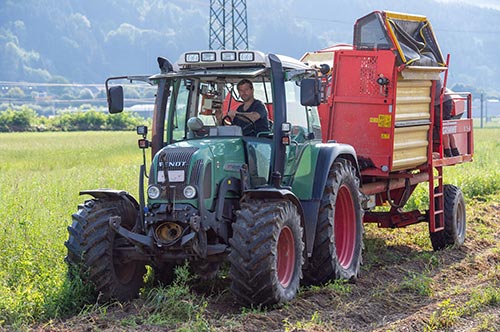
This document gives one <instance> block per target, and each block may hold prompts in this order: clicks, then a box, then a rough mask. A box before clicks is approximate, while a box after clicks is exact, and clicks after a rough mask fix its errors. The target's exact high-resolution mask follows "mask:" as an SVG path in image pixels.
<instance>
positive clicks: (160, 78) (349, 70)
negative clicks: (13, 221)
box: [66, 11, 473, 306]
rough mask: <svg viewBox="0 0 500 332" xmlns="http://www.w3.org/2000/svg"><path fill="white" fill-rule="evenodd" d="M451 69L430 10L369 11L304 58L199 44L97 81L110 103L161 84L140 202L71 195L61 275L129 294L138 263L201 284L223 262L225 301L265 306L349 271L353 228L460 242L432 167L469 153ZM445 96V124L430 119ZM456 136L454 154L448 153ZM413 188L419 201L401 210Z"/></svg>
mask: <svg viewBox="0 0 500 332" xmlns="http://www.w3.org/2000/svg"><path fill="white" fill-rule="evenodd" d="M448 63H449V56H448V57H447V59H446V60H445V59H443V56H442V54H441V51H440V49H439V46H438V43H437V40H436V38H435V36H434V34H433V31H432V28H431V25H430V23H429V22H428V20H427V19H426V18H425V17H423V16H415V15H404V14H398V13H391V12H378V11H377V12H373V13H370V14H368V15H367V16H364V17H362V18H360V19H358V20H357V21H356V24H355V26H354V39H353V44H352V45H337V46H334V47H330V48H327V49H324V50H320V51H316V52H310V53H306V55H305V56H304V57H303V58H302V60H301V61H299V60H296V59H292V58H290V57H285V56H280V55H275V54H268V55H265V54H264V53H261V52H258V51H249V50H216V51H214V50H210V51H195V52H186V53H184V54H182V56H181V57H180V59H179V60H178V61H177V62H176V63H174V64H173V63H171V62H169V61H168V60H167V59H165V58H161V57H160V58H158V64H159V69H160V73H158V74H156V75H153V76H121V77H111V78H108V79H107V80H106V91H107V96H108V106H109V111H110V112H111V113H118V112H121V111H122V110H123V108H124V93H123V85H119V82H116V81H120V80H123V81H130V82H133V81H142V82H146V83H149V84H151V85H154V86H156V87H157V93H156V101H155V106H154V114H153V119H152V128H151V130H150V131H151V132H150V133H149V132H148V128H147V127H146V126H140V127H138V128H137V132H138V134H139V135H140V137H139V147H140V148H141V149H143V160H144V162H143V165H141V167H140V174H139V197H138V199H135V198H134V197H132V195H130V194H129V193H128V192H126V191H120V190H111V189H97V190H85V191H81V192H80V194H82V195H91V196H93V198H92V199H89V200H87V201H85V203H84V204H82V205H80V206H79V208H78V212H77V213H75V214H74V215H73V223H72V225H71V226H70V227H69V228H68V230H69V238H68V240H67V241H66V246H67V248H68V255H67V258H66V260H67V262H68V263H69V265H70V270H72V271H76V272H74V273H77V274H79V276H80V277H81V278H83V280H85V281H88V282H92V283H93V284H94V285H95V288H96V291H97V292H99V293H100V296H101V299H104V300H108V299H118V300H127V299H131V298H133V297H135V296H137V295H138V293H139V291H140V289H141V287H142V286H143V283H144V275H145V273H146V266H150V267H151V269H152V271H154V276H155V278H156V279H155V280H157V281H158V282H160V283H162V284H164V285H168V284H169V283H171V282H172V281H173V279H174V272H175V268H176V267H177V266H179V265H183V264H185V262H189V266H190V268H191V270H192V271H193V273H196V274H197V275H198V276H200V277H201V278H213V277H215V276H216V275H217V273H218V271H219V267H220V266H221V265H222V264H223V263H228V265H229V270H228V272H227V273H228V276H229V279H230V281H231V290H232V292H233V294H234V296H235V299H236V300H237V301H239V302H240V303H241V304H243V305H253V304H256V305H265V306H267V305H271V304H275V303H282V302H286V301H289V300H291V299H292V298H294V297H295V295H296V293H297V290H298V288H299V286H300V284H301V282H302V283H303V284H305V285H311V284H323V283H325V282H328V281H329V280H332V279H347V280H355V279H356V278H357V276H358V273H359V271H360V264H361V254H362V248H363V242H362V240H363V222H365V223H377V224H378V226H379V227H389V228H396V227H405V226H408V225H410V224H415V223H420V222H426V223H428V225H429V232H430V240H431V243H432V246H433V248H434V249H435V250H439V249H442V248H444V247H446V246H460V245H461V244H462V243H463V242H464V238H465V222H466V221H465V219H466V216H465V203H464V198H463V195H462V192H461V191H460V189H459V188H457V187H456V186H453V185H447V184H444V183H443V167H444V166H448V165H455V164H459V163H463V162H467V161H471V160H472V153H473V142H472V121H471V96H470V94H451V95H449V93H448V94H447V93H446V90H445V87H446V77H447V68H448ZM441 74H442V75H441ZM441 76H444V79H442V78H441ZM242 79H248V80H250V81H251V82H252V83H253V86H254V91H255V94H256V98H257V99H259V100H261V101H262V102H263V103H264V104H265V106H266V107H267V111H268V113H269V118H270V120H271V121H270V122H271V129H270V130H269V131H265V132H258V133H256V128H255V123H254V122H253V121H252V119H251V118H250V117H246V116H245V115H244V114H238V112H236V116H235V119H236V118H241V119H240V120H241V121H240V125H236V124H235V123H236V121H234V123H233V122H232V121H231V117H228V116H227V114H228V112H229V111H230V110H233V111H234V110H236V108H237V107H238V106H239V105H241V99H240V97H239V95H238V91H237V88H236V85H237V83H238V82H239V81H240V80H242ZM448 99H449V100H451V109H450V110H449V111H450V112H451V114H452V119H451V120H450V119H448V117H447V118H446V119H444V117H443V116H439V115H440V114H441V113H442V111H443V104H445V103H444V102H443V100H448ZM463 113H465V114H466V115H465V116H464V118H463V119H459V117H460V116H461V115H462V114H463ZM148 137H150V139H148ZM451 138H453V140H454V141H455V143H456V150H458V151H459V154H456V155H454V156H451V157H445V155H444V154H443V150H444V145H445V142H447V141H449V140H450V139H451ZM146 149H150V150H151V165H150V169H149V171H147V170H146V159H147V158H146ZM146 179H147V186H146V184H145V181H146ZM419 183H428V188H429V207H428V210H426V211H420V210H415V211H407V210H405V205H406V203H407V201H408V199H409V197H410V196H411V195H412V193H413V192H414V190H415V188H416V186H417V185H418V184H419ZM146 196H147V197H146Z"/></svg>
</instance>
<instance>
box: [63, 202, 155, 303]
mask: <svg viewBox="0 0 500 332" xmlns="http://www.w3.org/2000/svg"><path fill="white" fill-rule="evenodd" d="M112 216H120V217H121V220H122V226H123V227H125V228H127V229H132V227H133V226H134V224H135V218H136V216H137V210H136V209H135V207H133V206H132V205H131V204H130V203H129V202H127V201H125V200H122V199H119V200H116V199H91V200H88V201H86V202H85V204H83V205H80V206H79V209H78V212H77V213H75V214H73V224H72V225H71V226H69V227H68V232H69V238H68V240H67V241H66V242H65V245H66V247H67V249H68V255H67V256H66V261H67V263H68V265H69V270H70V275H71V273H76V274H77V275H78V276H79V277H80V278H81V279H82V280H83V281H85V282H91V283H93V284H94V286H95V290H96V291H97V292H99V293H100V298H101V299H103V300H104V301H108V300H111V299H117V300H119V301H125V300H129V299H131V298H134V297H136V296H137V295H138V293H139V290H140V288H141V287H142V286H143V283H144V280H143V276H144V274H145V273H146V268H145V264H144V263H143V262H137V261H130V260H129V261H121V260H120V258H119V252H120V251H119V250H118V249H119V248H120V247H128V246H129V243H128V241H126V240H125V239H123V238H122V237H121V236H119V235H117V234H116V233H115V232H114V231H113V230H112V229H111V228H110V227H109V218H110V217H112ZM73 275H74V276H75V274H73Z"/></svg>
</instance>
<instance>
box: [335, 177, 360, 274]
mask: <svg viewBox="0 0 500 332" xmlns="http://www.w3.org/2000/svg"><path fill="white" fill-rule="evenodd" d="M334 223H335V226H334V227H335V250H336V252H337V259H338V261H339V264H340V265H341V266H342V267H343V268H348V267H349V266H350V264H351V261H352V258H353V257H354V248H355V246H356V212H355V210H354V203H353V199H352V196H351V192H350V190H349V188H347V186H345V185H342V186H341V187H340V188H339V191H338V194H337V201H336V203H335V222H334Z"/></svg>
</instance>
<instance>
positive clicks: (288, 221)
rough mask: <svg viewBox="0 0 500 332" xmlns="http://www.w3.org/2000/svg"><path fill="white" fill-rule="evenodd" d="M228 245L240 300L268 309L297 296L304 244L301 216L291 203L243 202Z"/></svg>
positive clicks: (233, 289) (235, 292)
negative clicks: (267, 307) (269, 306)
mask: <svg viewBox="0 0 500 332" xmlns="http://www.w3.org/2000/svg"><path fill="white" fill-rule="evenodd" d="M229 243H230V244H231V247H232V249H231V253H230V254H229V262H230V263H231V268H230V271H229V276H230V277H231V280H232V284H231V290H232V292H233V294H234V296H235V298H236V300H237V301H239V302H240V303H242V304H243V305H252V304H261V305H264V306H268V305H272V304H276V303H283V302H286V301H289V300H291V299H293V298H294V297H295V295H296V294H297V291H298V289H299V286H300V278H301V275H302V271H301V269H302V263H303V259H302V251H303V248H304V244H303V241H302V228H301V226H300V215H299V213H298V212H297V208H296V207H295V205H294V204H293V203H292V202H289V201H285V200H282V201H277V200H269V201H266V202H263V201H259V200H249V201H247V202H244V203H242V205H241V210H239V211H238V212H237V215H236V222H235V223H234V224H233V237H232V238H231V239H230V240H229Z"/></svg>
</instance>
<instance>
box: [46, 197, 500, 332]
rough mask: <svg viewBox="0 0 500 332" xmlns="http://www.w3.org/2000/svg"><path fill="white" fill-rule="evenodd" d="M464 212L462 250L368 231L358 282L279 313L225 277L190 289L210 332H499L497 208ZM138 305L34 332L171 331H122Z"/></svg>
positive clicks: (304, 294)
mask: <svg viewBox="0 0 500 332" xmlns="http://www.w3.org/2000/svg"><path fill="white" fill-rule="evenodd" d="M469 206H471V207H470V208H469V209H468V211H467V213H468V230H467V232H468V233H467V238H466V242H465V245H464V246H463V247H462V248H460V249H446V250H443V251H440V252H436V253H434V252H432V251H431V250H430V248H429V249H427V248H426V249H422V248H420V247H419V246H418V245H415V244H414V243H398V244H397V245H391V244H390V243H394V242H397V239H398V237H399V238H401V237H403V236H404V233H412V232H413V233H414V232H415V231H417V230H418V231H419V232H427V230H426V225H424V224H421V225H417V226H412V227H410V228H408V229H404V230H396V231H385V230H383V231H380V230H378V229H375V228H372V227H367V230H366V233H365V244H366V246H367V248H366V250H365V255H364V256H365V262H364V265H363V270H362V275H361V276H360V278H359V280H358V281H357V282H356V283H355V284H341V283H336V284H333V285H331V286H327V287H322V288H314V289H305V288H303V289H301V292H300V294H299V296H298V297H297V298H296V299H295V300H294V301H292V302H291V303H289V304H286V305H284V306H282V307H280V308H275V309H269V310H267V311H264V310H250V309H248V310H246V311H242V309H241V308H240V307H239V306H238V305H236V303H235V302H234V301H233V299H232V297H231V295H230V293H229V282H228V281H227V280H224V279H217V280H215V281H211V282H209V283H207V282H205V283H198V284H193V285H192V291H193V292H197V293H199V295H203V296H205V297H206V298H207V299H208V306H207V308H206V310H205V312H204V315H203V316H204V318H203V321H204V322H205V323H208V325H209V327H208V328H209V329H210V330H213V331H388V330H390V331H424V330H441V331H471V330H472V331H498V330H500V298H499V297H500V295H499V291H498V289H499V288H500V281H499V280H500V250H499V249H500V223H499V221H500V203H498V202H496V203H489V204H486V203H482V202H476V203H474V204H473V205H472V204H469ZM401 232H403V234H401ZM387 243H389V244H387ZM429 247H430V245H429ZM491 293H493V298H492V299H490V301H488V302H487V303H486V304H483V305H478V304H477V303H481V300H478V298H479V299H481V298H483V299H485V298H487V297H488V295H491ZM477 294H483V295H479V296H476V295H477ZM481 296H482V297H481ZM141 301H142V300H136V301H134V302H132V303H130V304H126V305H124V306H122V305H115V306H111V307H108V308H107V310H106V314H102V312H101V313H100V314H99V313H98V310H97V312H91V313H88V314H82V315H79V316H76V317H73V318H71V319H69V320H66V321H61V322H51V323H48V324H46V325H44V326H39V327H38V328H37V330H39V331H41V330H50V331H95V330H99V331H123V330H125V331H132V330H143V331H146V330H147V331H166V330H173V329H175V328H173V327H165V326H151V325H140V322H138V323H139V325H135V326H131V324H130V323H129V324H125V325H124V324H123V319H129V320H130V317H133V316H134V315H137V314H138V313H139V311H142V314H143V313H144V311H143V309H141V303H142V302H141ZM474 301H475V302H474ZM242 312H243V313H242ZM183 327H184V328H186V330H187V331H196V330H197V329H196V328H195V327H194V326H189V327H188V325H184V326H183ZM186 330H185V331H186ZM200 330H203V329H200Z"/></svg>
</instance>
